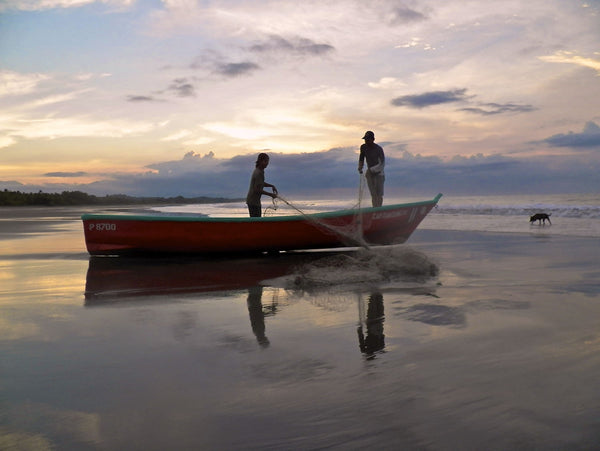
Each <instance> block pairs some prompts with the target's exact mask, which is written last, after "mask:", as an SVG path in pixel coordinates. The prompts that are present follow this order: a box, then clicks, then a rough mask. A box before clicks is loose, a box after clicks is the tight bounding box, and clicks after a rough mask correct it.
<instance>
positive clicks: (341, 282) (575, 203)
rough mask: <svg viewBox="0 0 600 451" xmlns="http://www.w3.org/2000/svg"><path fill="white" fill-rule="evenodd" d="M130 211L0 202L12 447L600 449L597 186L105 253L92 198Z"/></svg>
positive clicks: (222, 210) (300, 204) (0, 421)
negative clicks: (376, 235)
mask: <svg viewBox="0 0 600 451" xmlns="http://www.w3.org/2000/svg"><path fill="white" fill-rule="evenodd" d="M435 194H437V193H432V195H431V196H430V197H427V196H426V197H421V198H398V199H385V201H384V204H390V203H393V202H412V201H420V200H427V199H428V198H433V197H434V195H435ZM286 200H287V201H288V202H289V203H290V204H291V205H292V206H293V208H292V207H290V206H289V205H287V204H285V203H284V202H283V201H281V200H280V201H278V202H277V203H276V204H272V203H271V202H265V203H264V204H263V207H265V210H266V211H265V214H266V215H273V214H298V211H301V212H306V213H310V212H316V211H326V210H331V209H338V208H351V207H353V206H355V205H356V204H357V203H358V202H357V201H356V200H354V199H331V200H323V199H320V200H315V199H293V198H291V197H290V198H286ZM362 202H363V201H362V200H361V202H360V203H361V204H362ZM122 210H139V207H132V208H123V207H114V208H108V207H107V208H105V207H102V208H89V207H86V208H81V207H20V208H16V207H10V208H2V209H0V449H35V450H54V449H60V450H63V449H64V450H123V449H144V450H164V449H194V450H196V449H210V450H282V449H285V450H316V449H330V450H347V449H363V448H366V449H384V450H386V449H390V450H391V449H394V450H395V449H403V450H432V451H437V450H441V451H445V450H456V449H486V450H507V449H523V450H525V449H527V450H529V449H561V450H563V449H569V450H590V449H597V448H598V447H600V420H599V419H600V391H599V390H598V383H597V376H598V374H599V373H600V352H599V351H600V332H599V331H600V329H599V325H600V323H599V319H598V318H600V282H598V281H599V280H600V252H599V251H600V241H599V238H600V196H599V195H596V194H582V195H571V194H570V195H535V196H534V195H520V196H469V197H464V196H462V197H461V196H451V195H445V196H444V197H442V198H441V200H440V202H439V205H438V207H437V208H435V209H434V210H432V212H431V213H430V214H429V215H428V216H427V217H426V218H425V220H424V221H423V222H422V224H421V225H420V226H419V228H418V229H417V230H416V231H415V233H414V234H413V235H412V236H411V237H410V239H409V240H408V241H407V243H405V244H403V245H398V246H389V247H382V248H371V249H369V250H367V249H344V250H334V251H327V250H325V251H318V252H292V253H282V254H280V255H278V256H266V255H264V256H254V257H251V256H244V257H238V258H232V257H223V258H202V257H192V258H189V257H188V258H182V257H168V258H151V259H149V258H114V257H90V256H89V255H88V254H87V252H86V249H85V243H84V240H83V228H82V224H81V220H80V216H81V214H82V213H90V212H99V211H122ZM151 210H152V211H155V212H156V211H160V212H164V213H167V214H182V213H186V214H204V215H213V216H245V215H246V214H247V211H246V206H245V205H244V204H243V203H226V204H209V205H187V206H155V207H153V208H152V209H151ZM538 212H543V213H548V214H550V215H551V216H550V218H551V221H552V222H551V224H549V223H546V224H538V223H535V224H531V223H530V222H529V216H530V215H531V214H534V213H538Z"/></svg>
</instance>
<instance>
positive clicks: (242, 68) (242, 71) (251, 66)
mask: <svg viewBox="0 0 600 451" xmlns="http://www.w3.org/2000/svg"><path fill="white" fill-rule="evenodd" d="M258 69H260V66H259V65H258V64H256V63H252V62H249V61H246V62H242V63H224V64H219V65H218V66H217V69H216V72H217V73H218V74H220V75H224V76H225V77H239V76H242V75H246V74H250V73H252V72H254V71H256V70H258Z"/></svg>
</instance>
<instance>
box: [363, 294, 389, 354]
mask: <svg viewBox="0 0 600 451" xmlns="http://www.w3.org/2000/svg"><path fill="white" fill-rule="evenodd" d="M360 302H362V300H361V301H360ZM384 318H385V316H384V312H383V295H382V294H381V293H371V295H370V296H369V301H368V305H367V317H366V319H365V320H364V324H365V326H366V329H367V333H366V336H365V334H364V332H363V321H362V318H361V323H360V325H359V326H358V343H359V347H360V350H361V352H362V353H363V354H365V355H366V357H367V358H368V359H373V358H375V353H376V352H377V351H381V350H382V349H384V348H385V335H384V334H383V321H384Z"/></svg>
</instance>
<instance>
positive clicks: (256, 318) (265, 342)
mask: <svg viewBox="0 0 600 451" xmlns="http://www.w3.org/2000/svg"><path fill="white" fill-rule="evenodd" d="M262 293H263V287H262V286H256V287H251V288H248V301H247V302H248V313H249V314H250V324H251V325H252V332H254V335H256V341H258V344H259V345H261V346H262V347H263V348H266V347H267V346H269V339H268V338H267V336H266V335H265V315H264V313H263V307H262Z"/></svg>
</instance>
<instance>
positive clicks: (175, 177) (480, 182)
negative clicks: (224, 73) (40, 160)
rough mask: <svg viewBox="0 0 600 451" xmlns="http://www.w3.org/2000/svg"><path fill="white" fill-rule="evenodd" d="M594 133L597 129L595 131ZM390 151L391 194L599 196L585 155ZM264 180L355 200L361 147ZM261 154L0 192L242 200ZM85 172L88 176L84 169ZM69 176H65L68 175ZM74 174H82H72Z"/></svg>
mask: <svg viewBox="0 0 600 451" xmlns="http://www.w3.org/2000/svg"><path fill="white" fill-rule="evenodd" d="M592 128H593V127H592ZM394 147H395V146H394V144H393V143H390V144H389V145H388V146H387V147H386V150H388V152H387V155H386V168H385V172H386V195H387V196H388V197H402V196H414V195H419V196H421V195H423V196H433V195H435V194H437V193H438V192H442V193H444V194H447V195H449V194H454V195H460V194H473V193H474V192H476V193H477V194H481V195H483V194H511V193H522V192H525V191H526V192H530V193H535V192H540V193H561V192H563V193H564V192H598V191H600V178H598V172H599V171H600V161H598V160H591V161H590V158H587V157H585V158H584V157H583V156H582V157H581V158H576V157H573V156H572V155H571V156H546V157H534V158H528V159H523V158H513V157H505V156H502V155H489V156H486V155H482V154H477V155H471V156H456V157H453V158H452V159H450V160H444V159H442V158H439V157H435V156H421V155H419V154H416V155H415V154H412V153H410V152H406V151H404V152H402V153H401V154H398V153H395V152H393V151H391V149H393V148H394ZM269 155H270V156H271V162H270V164H269V167H268V168H267V170H266V180H267V181H268V182H270V183H273V184H275V185H276V186H277V188H278V190H279V191H280V193H281V194H282V195H283V196H284V197H286V198H287V199H290V200H292V201H293V200H294V199H302V198H311V197H312V198H322V199H326V198H333V197H345V198H349V199H350V198H353V197H354V196H356V193H357V189H358V184H359V175H358V172H357V170H356V168H357V161H358V155H357V153H356V149H355V148H346V147H340V148H334V149H330V150H328V151H321V152H311V153H296V154H282V153H277V152H269ZM255 161H256V154H251V155H238V156H235V157H233V158H229V159H222V158H217V156H216V155H215V154H214V153H213V152H208V153H205V154H200V153H196V152H194V151H192V152H188V153H186V154H185V155H183V157H182V158H180V159H178V160H172V161H166V162H159V163H155V164H152V165H149V166H147V168H146V169H148V170H146V171H145V172H143V173H139V174H137V175H132V174H129V173H127V174H107V175H106V178H105V179H104V180H100V181H97V182H93V183H89V184H67V183H56V184H47V185H43V186H40V185H35V186H34V185H22V184H16V182H0V189H13V190H20V191H31V192H36V191H39V190H40V189H41V190H43V191H46V192H61V191H65V190H80V191H84V192H87V193H89V194H95V195H101V196H102V195H106V194H127V195H134V196H163V197H175V196H185V197H194V196H213V197H229V198H240V199H241V198H244V197H245V195H246V191H247V189H248V183H249V179H250V174H251V172H252V170H253V169H254V163H255ZM82 173H83V171H82ZM69 174H70V173H64V175H65V177H68V176H69ZM71 174H72V175H73V176H74V175H75V174H76V173H71Z"/></svg>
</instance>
